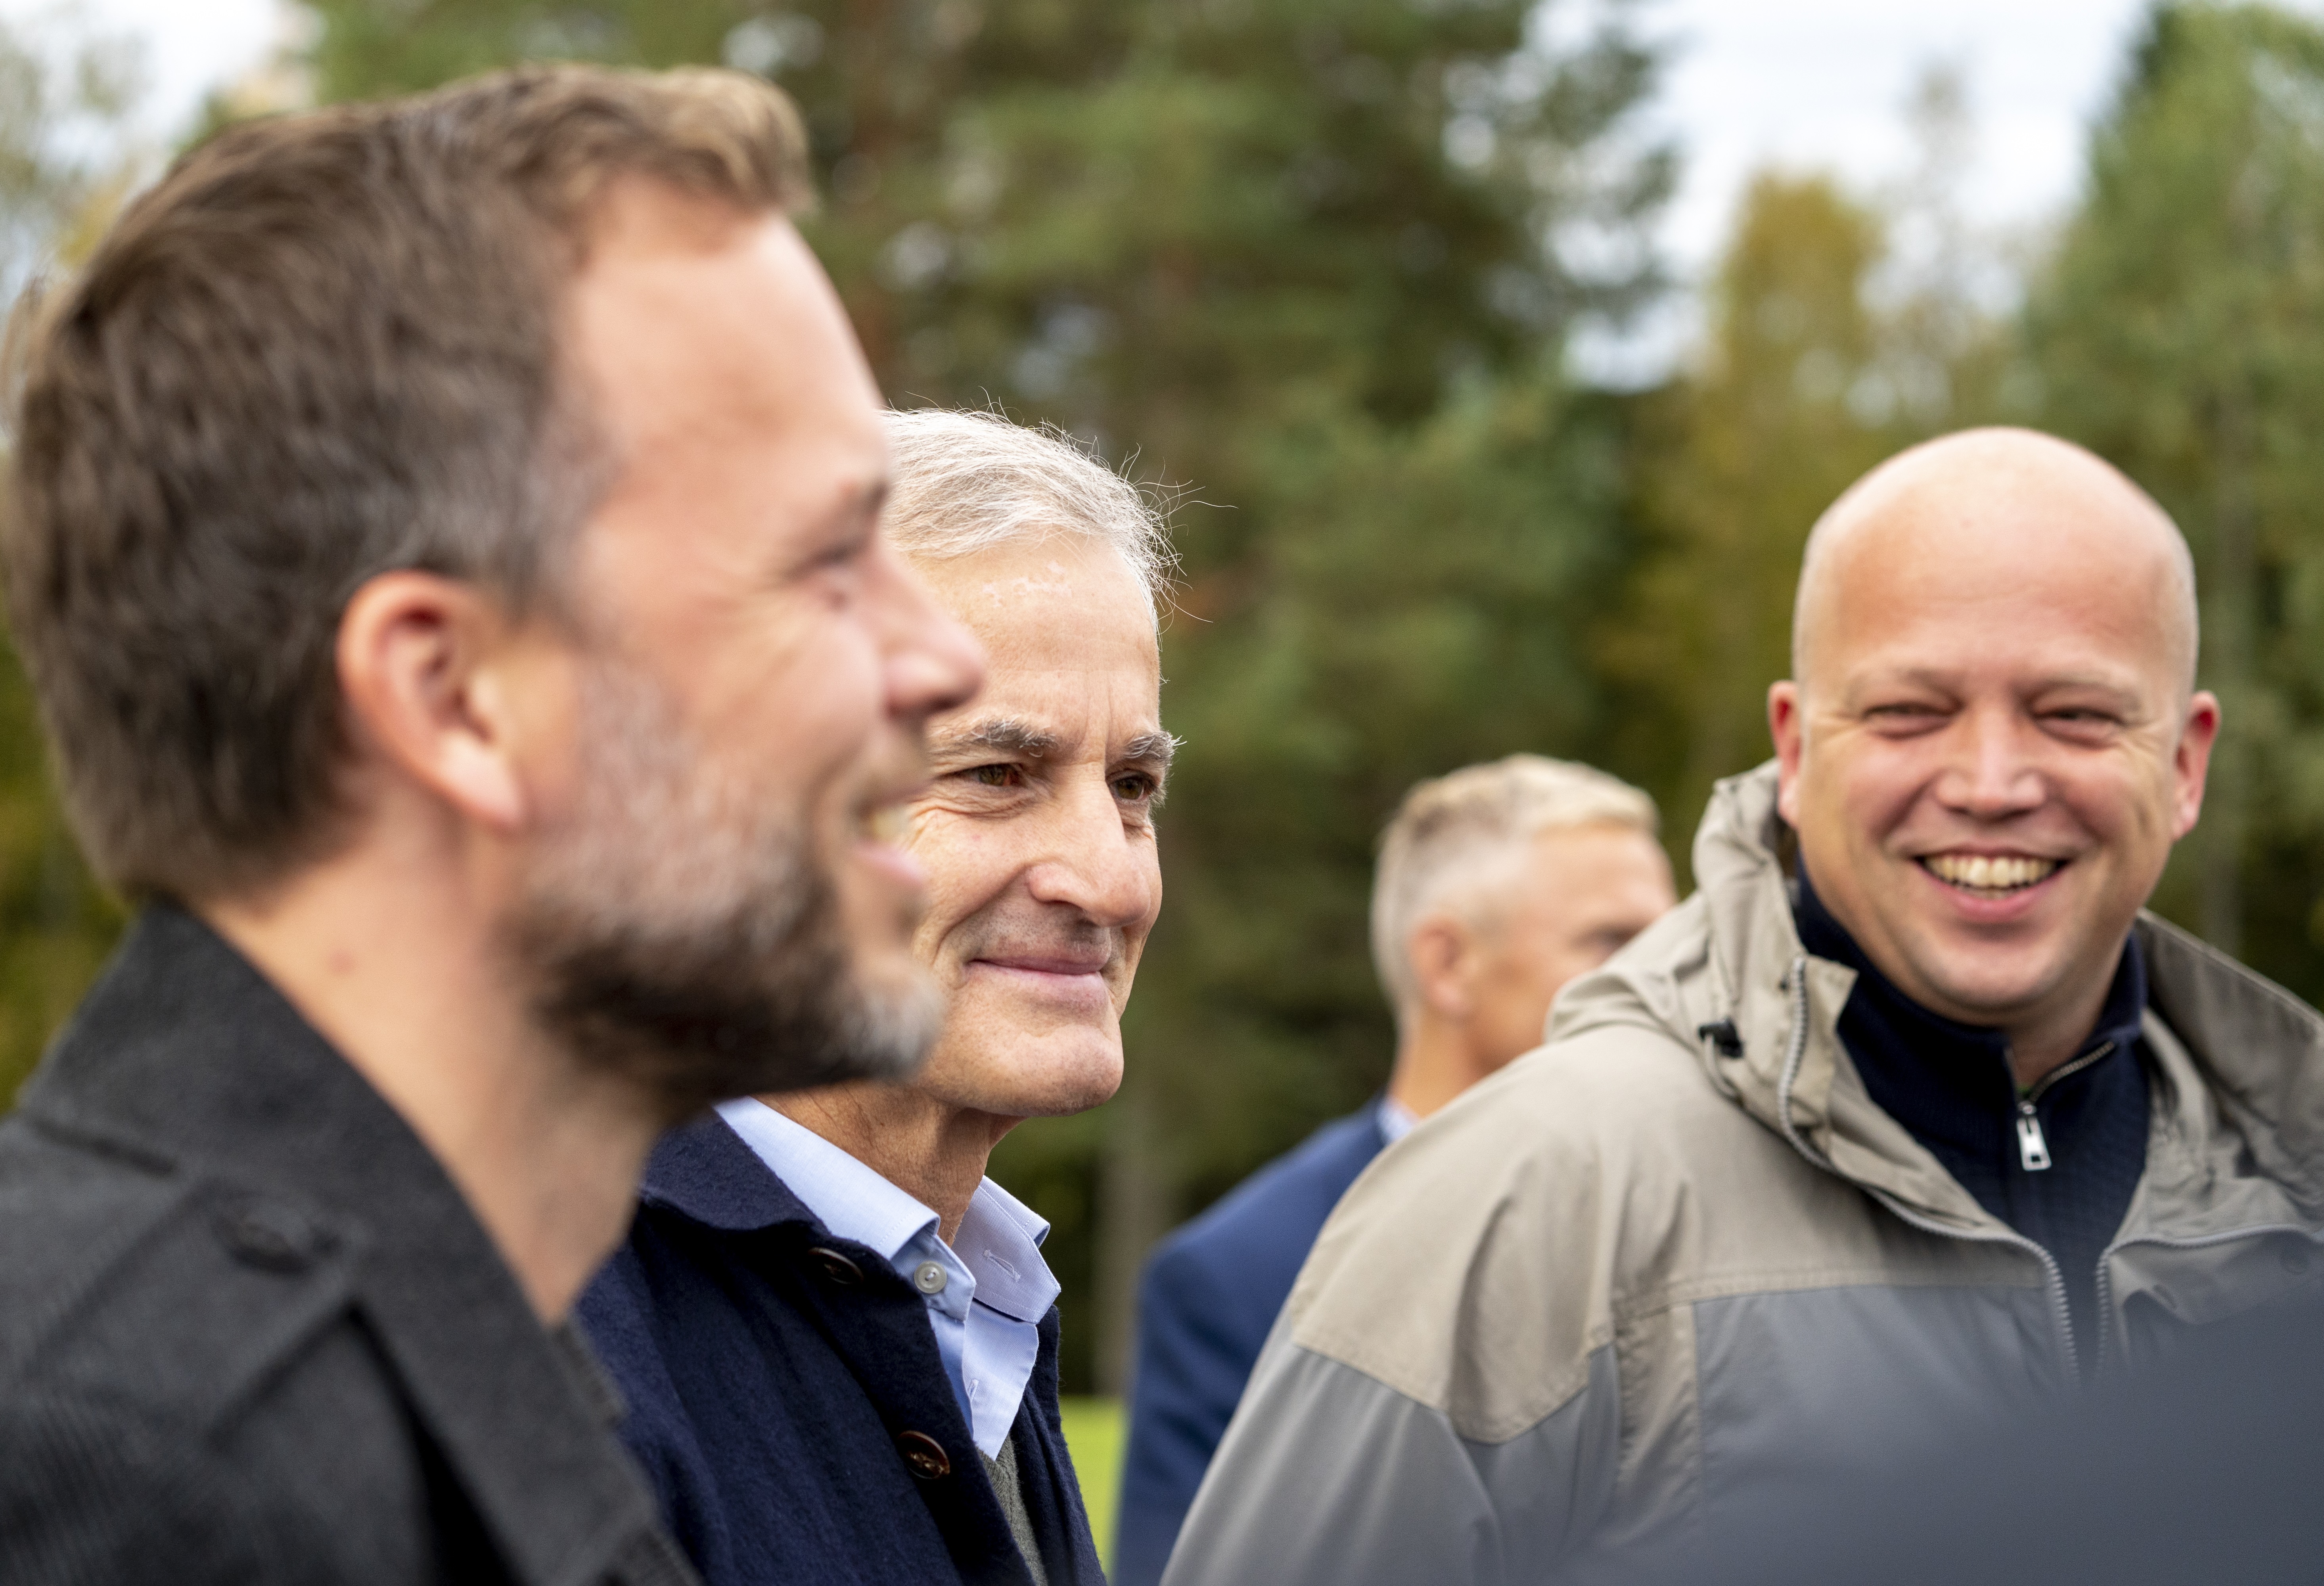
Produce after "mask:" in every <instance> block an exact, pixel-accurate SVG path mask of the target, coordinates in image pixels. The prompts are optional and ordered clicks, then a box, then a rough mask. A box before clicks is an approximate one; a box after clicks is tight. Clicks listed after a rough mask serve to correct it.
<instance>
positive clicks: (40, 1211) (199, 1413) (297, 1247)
mask: <svg viewBox="0 0 2324 1586" xmlns="http://www.w3.org/2000/svg"><path fill="white" fill-rule="evenodd" d="M365 1243H366V1239H365V1235H364V1231H363V1230H362V1229H361V1228H360V1227H358V1226H355V1225H353V1224H351V1223H348V1222H346V1221H344V1220H342V1219H339V1218H337V1217H335V1216H333V1215H331V1214H330V1213H327V1212H325V1211H323V1210H321V1209H320V1208H318V1207H317V1206H315V1205H312V1204H309V1203H305V1202H303V1201H302V1200H301V1199H300V1198H299V1197H297V1196H295V1195H293V1194H287V1193H285V1192H283V1191H281V1190H279V1189H276V1188H272V1187H268V1186H261V1185H250V1184H244V1183H239V1182H236V1181H235V1180H234V1179H232V1178H230V1177H227V1176H225V1175H223V1174H221V1173H218V1172H216V1171H211V1170H207V1169H204V1168H202V1167H198V1166H190V1165H188V1164H183V1163H178V1162H171V1161H167V1160H163V1159H161V1158H158V1157H150V1156H137V1155H131V1154H128V1153H124V1152H121V1151H118V1150H114V1149H109V1148H106V1147H104V1146H103V1145H101V1144H98V1143H97V1142H93V1141H88V1140H81V1139H75V1138H73V1137H72V1136H71V1135H70V1134H69V1133H68V1132H64V1131H60V1130H56V1129H54V1128H52V1127H49V1126H45V1125H42V1124H41V1123H38V1122H36V1121H34V1120H30V1119H26V1118H24V1117H23V1116H21V1115H20V1116H18V1117H15V1118H12V1119H9V1120H6V1121H5V1123H0V1318H5V1325H0V1339H5V1343H0V1395H5V1393H6V1392H8V1391H14V1392H21V1393H28V1394H39V1393H56V1392H67V1391H69V1389H70V1388H71V1386H72V1385H74V1384H77V1383H85V1382H93V1381H103V1382H105V1383H106V1384H108V1385H109V1389H110V1391H112V1392H114V1393H115V1394H118V1393H121V1392H124V1391H130V1390H132V1389H134V1392H135V1393H136V1394H137V1395H138V1396H140V1397H142V1398H143V1399H144V1400H146V1401H148V1402H150V1405H151V1406H152V1409H153V1410H154V1411H155V1412H156V1413H157V1414H160V1415H164V1416H165V1417H167V1418H170V1419H172V1420H178V1419H190V1420H192V1421H194V1422H195V1423H196V1424H208V1423H209V1422H211V1421H214V1420H223V1419H225V1418H227V1417H230V1416H232V1415H235V1414H236V1413H237V1411H238V1410H239V1409H240V1407H241V1406H242V1405H243V1403H244V1398H245V1397H246V1396H249V1395H253V1394H255V1393H257V1392H259V1391H260V1385H262V1384H263V1383H264V1382H265V1381H266V1380H267V1379H268V1378H269V1377H270V1376H271V1374H272V1370H271V1369H272V1366H273V1365H275V1364H276V1363H277V1362H279V1361H281V1360H285V1359H288V1358H289V1357H291V1356H292V1355H294V1354H297V1353H299V1352H300V1351H301V1350H303V1349H304V1348H305V1346H306V1344H307V1343H308V1342H309V1340H311V1338H312V1337H313V1336H314V1335H315V1334H316V1333H317V1332H320V1331H322V1330H325V1329H327V1328H328V1327H330V1326H332V1325H333V1324H335V1323H337V1322H338V1321H339V1320H340V1319H341V1318H342V1317H343V1316H344V1314H346V1308H347V1305H348V1304H349V1301H350V1298H351V1296H352V1294H353V1289H354V1274H355V1268H356V1265H357V1263H358V1261H359V1260H360V1259H361V1255H362V1251H363V1249H364V1245H365ZM140 1351H151V1353H150V1355H145V1356H142V1357H141V1355H140ZM133 1367H134V1369H131V1368H133Z"/></svg>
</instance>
